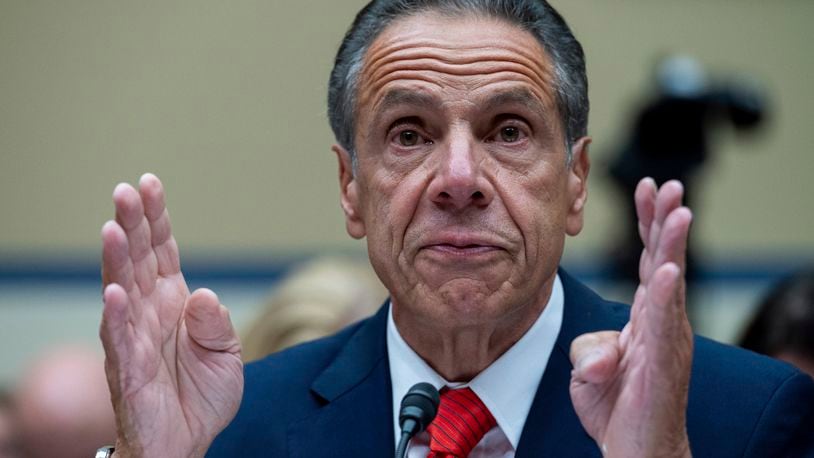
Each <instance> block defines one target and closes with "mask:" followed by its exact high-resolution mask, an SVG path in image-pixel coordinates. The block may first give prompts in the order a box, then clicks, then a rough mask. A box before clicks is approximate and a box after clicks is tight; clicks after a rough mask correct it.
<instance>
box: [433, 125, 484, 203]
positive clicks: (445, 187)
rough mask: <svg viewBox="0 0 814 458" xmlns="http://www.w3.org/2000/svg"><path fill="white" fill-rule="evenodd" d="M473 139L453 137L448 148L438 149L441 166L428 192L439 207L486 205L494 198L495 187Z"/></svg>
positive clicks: (459, 136) (460, 136) (462, 136)
mask: <svg viewBox="0 0 814 458" xmlns="http://www.w3.org/2000/svg"><path fill="white" fill-rule="evenodd" d="M471 138H472V137H469V136H465V135H457V136H453V137H452V138H451V140H450V141H449V142H448V143H447V145H446V148H444V149H443V150H441V151H438V152H439V153H440V158H439V161H438V164H437V167H438V169H437V173H436V174H435V176H434V177H433V181H432V182H431V183H430V187H429V189H428V191H429V195H430V197H431V199H432V201H433V202H435V204H436V205H438V206H439V207H442V208H444V209H448V210H463V209H465V208H467V207H470V206H474V207H476V208H483V207H486V206H488V205H489V203H490V202H491V201H492V198H493V197H494V194H495V191H494V188H493V187H492V184H491V182H490V181H489V180H488V179H487V178H486V176H485V175H484V174H483V172H484V170H483V163H482V161H481V160H480V158H479V156H478V152H477V151H476V149H475V148H476V146H475V141H474V140H472V139H471Z"/></svg>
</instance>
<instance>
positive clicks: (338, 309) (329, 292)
mask: <svg viewBox="0 0 814 458" xmlns="http://www.w3.org/2000/svg"><path fill="white" fill-rule="evenodd" d="M387 294H388V293H387V290H386V289H385V288H384V286H382V284H381V282H379V279H378V277H376V274H375V273H374V272H373V269H372V268H371V267H370V264H369V263H368V262H366V260H364V259H356V258H339V257H331V258H317V259H315V260H313V261H310V262H308V263H306V264H304V265H302V266H300V267H299V268H297V269H296V270H294V272H292V273H291V274H290V275H289V276H288V277H286V278H285V279H284V280H282V281H281V282H280V284H279V285H278V286H277V287H276V288H275V289H274V292H273V293H272V294H271V295H270V296H269V298H268V299H267V300H266V302H265V305H264V306H263V308H262V311H261V312H260V314H259V315H258V317H257V318H256V319H255V320H254V321H253V322H252V324H251V325H250V326H249V327H248V329H247V331H246V332H244V333H243V338H242V341H243V360H244V361H252V360H255V359H258V358H262V357H264V356H266V355H268V354H270V353H274V352H276V351H279V350H282V349H284V348H287V347H290V346H292V345H296V344H298V343H302V342H305V341H308V340H312V339H316V338H319V337H323V336H325V335H328V334H331V333H333V332H336V331H338V330H339V329H341V328H343V327H345V326H347V325H348V324H351V323H353V322H356V321H358V320H360V319H362V318H364V317H367V316H369V315H370V314H372V313H373V312H374V311H375V310H376V309H377V308H378V307H379V306H380V305H381V304H382V303H383V302H384V300H385V299H386V298H387Z"/></svg>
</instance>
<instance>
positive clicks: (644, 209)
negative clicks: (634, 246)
mask: <svg viewBox="0 0 814 458" xmlns="http://www.w3.org/2000/svg"><path fill="white" fill-rule="evenodd" d="M656 191H657V188H656V182H655V181H653V179H652V178H650V177H646V178H642V179H641V181H639V184H638V185H637V186H636V192H635V193H634V194H633V199H634V202H635V203H636V215H637V216H638V218H639V237H641V239H642V243H645V244H646V243H647V240H649V237H650V235H649V234H650V225H651V224H653V216H654V215H655V212H656V210H655V207H656Z"/></svg>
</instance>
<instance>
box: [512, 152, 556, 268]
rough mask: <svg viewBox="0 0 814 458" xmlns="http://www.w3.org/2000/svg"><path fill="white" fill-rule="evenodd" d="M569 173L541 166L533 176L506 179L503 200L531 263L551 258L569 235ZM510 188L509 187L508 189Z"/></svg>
mask: <svg viewBox="0 0 814 458" xmlns="http://www.w3.org/2000/svg"><path fill="white" fill-rule="evenodd" d="M564 176H565V173H564V172H562V173H559V174H558V173H555V171H554V169H553V167H552V166H550V165H548V166H546V165H541V166H540V167H538V168H537V170H535V171H534V172H533V173H526V174H522V175H519V174H513V176H508V174H507V175H506V176H504V177H503V178H504V179H503V180H502V182H501V184H503V186H502V187H501V192H500V194H501V197H502V199H503V201H504V202H505V204H506V208H507V211H508V212H509V215H510V216H511V218H512V221H513V222H514V224H515V225H516V226H517V227H518V229H519V230H520V232H521V234H522V237H523V242H524V244H525V251H526V255H527V257H528V258H529V260H530V261H531V262H533V260H534V259H538V258H539V256H545V255H550V254H551V252H552V251H551V250H552V249H554V248H556V247H557V246H558V245H560V244H562V243H563V240H564V235H563V234H564V232H565V216H566V211H565V210H566V208H565V207H566V203H565V199H564V196H565V193H564V191H565V185H566V183H565V179H564ZM507 184H508V185H507Z"/></svg>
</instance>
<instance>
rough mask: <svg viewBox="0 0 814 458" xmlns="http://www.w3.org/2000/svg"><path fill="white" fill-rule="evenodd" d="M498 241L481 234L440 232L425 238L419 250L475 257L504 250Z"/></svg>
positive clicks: (452, 255)
mask: <svg viewBox="0 0 814 458" xmlns="http://www.w3.org/2000/svg"><path fill="white" fill-rule="evenodd" d="M498 242H499V241H498V240H493V237H488V236H483V235H476V234H465V233H460V232H454V233H450V232H441V233H438V234H434V236H432V237H431V238H429V239H428V240H425V243H424V244H423V246H422V247H421V251H425V252H428V254H434V255H436V256H440V257H445V258H446V257H454V258H459V259H460V258H470V257H471V258H476V257H481V256H487V255H490V254H494V253H496V252H500V251H505V248H504V247H503V246H501V245H499V244H498Z"/></svg>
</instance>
